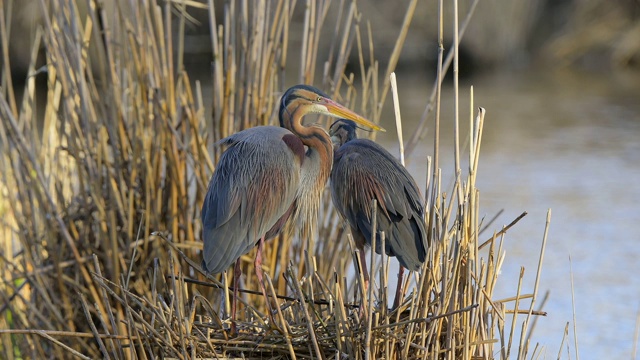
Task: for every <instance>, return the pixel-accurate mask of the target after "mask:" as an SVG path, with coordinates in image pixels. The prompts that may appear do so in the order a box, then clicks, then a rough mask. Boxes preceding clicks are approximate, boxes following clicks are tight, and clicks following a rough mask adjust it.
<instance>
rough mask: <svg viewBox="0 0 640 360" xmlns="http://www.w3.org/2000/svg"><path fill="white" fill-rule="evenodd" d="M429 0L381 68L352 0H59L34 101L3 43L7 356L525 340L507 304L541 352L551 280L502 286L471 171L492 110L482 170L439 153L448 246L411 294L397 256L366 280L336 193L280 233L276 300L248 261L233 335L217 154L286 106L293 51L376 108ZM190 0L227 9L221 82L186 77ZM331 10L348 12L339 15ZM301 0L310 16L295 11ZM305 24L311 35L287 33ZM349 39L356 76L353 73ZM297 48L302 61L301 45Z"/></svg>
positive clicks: (1, 325)
mask: <svg viewBox="0 0 640 360" xmlns="http://www.w3.org/2000/svg"><path fill="white" fill-rule="evenodd" d="M79 4H84V5H83V6H78V5H79ZM415 4H416V2H415V1H412V2H411V3H410V4H409V7H408V9H407V15H406V17H405V23H404V26H403V28H402V29H401V31H400V33H399V35H398V44H397V46H396V49H395V51H394V52H393V53H392V54H391V55H390V58H389V61H388V67H387V69H386V71H385V73H384V74H383V75H382V76H383V79H384V80H383V81H381V84H379V82H378V77H379V76H380V75H381V74H379V73H378V63H377V62H376V61H375V59H373V55H371V54H373V51H372V47H373V44H374V43H375V39H371V36H370V35H367V34H370V32H369V31H367V30H365V29H370V24H368V23H366V21H364V20H363V19H361V18H360V16H359V13H358V10H357V6H356V3H355V2H346V3H345V2H341V3H340V4H329V3H325V2H318V3H316V2H311V4H310V6H306V7H304V8H303V7H301V5H299V4H297V3H296V2H291V1H286V0H285V1H262V2H258V3H257V4H256V6H248V8H245V6H247V4H246V2H236V1H228V2H225V4H224V8H223V9H222V8H214V7H213V2H212V1H209V3H208V4H201V3H194V2H190V1H185V2H180V1H172V2H171V1H168V2H166V3H165V4H164V5H162V6H160V5H156V4H155V3H154V2H127V1H116V2H113V3H111V4H108V6H107V7H102V6H103V3H102V2H98V1H92V0H91V1H86V2H80V1H78V2H76V1H72V0H66V1H54V2H51V3H48V4H47V7H46V8H45V10H44V11H45V14H46V16H45V17H44V18H43V21H42V24H41V26H40V27H38V30H37V32H36V34H35V39H34V41H33V48H32V49H33V50H32V61H31V63H30V64H29V75H28V77H27V78H26V82H25V89H24V91H23V96H22V99H21V101H20V102H18V99H17V97H16V95H15V93H14V87H13V84H12V80H11V76H10V75H11V73H10V58H9V57H8V55H7V53H6V51H5V52H4V57H3V59H4V65H5V66H4V68H3V69H2V71H3V72H2V75H3V79H4V83H3V84H6V86H3V88H2V96H1V97H0V114H1V117H2V124H1V126H0V142H1V145H2V156H1V158H0V161H1V163H2V169H3V171H2V174H1V178H0V185H1V186H2V189H1V190H2V199H1V203H0V213H1V214H2V218H3V221H2V232H3V237H2V239H3V240H2V249H1V250H0V254H1V258H0V263H1V264H2V266H1V267H0V269H2V272H3V279H4V281H3V282H2V285H0V299H1V302H0V303H1V304H2V307H1V308H0V329H2V330H0V339H1V342H0V353H2V357H3V358H6V359H12V358H43V357H54V358H67V357H72V356H74V357H78V358H100V357H104V358H117V359H122V358H145V359H146V358H158V357H160V358H181V359H187V358H192V359H196V358H198V359H199V358H340V359H343V358H350V359H357V358H387V359H390V358H403V359H408V358H427V359H440V358H445V357H446V358H464V359H471V358H475V359H480V358H482V359H493V358H496V357H499V358H509V356H510V353H511V351H512V350H511V349H512V342H513V339H514V334H515V331H514V327H511V329H506V330H505V319H506V317H507V316H508V315H507V313H508V310H505V308H506V307H510V308H511V309H512V310H511V312H512V313H513V315H511V316H513V318H514V320H515V318H516V316H517V314H518V313H520V312H524V313H525V314H526V317H525V324H524V325H523V332H522V334H521V337H520V340H519V343H518V344H515V345H517V347H518V351H519V353H520V354H526V353H527V351H528V341H529V339H528V338H526V339H525V331H526V330H527V328H528V325H529V319H530V318H531V316H532V314H535V313H536V312H535V311H534V310H533V306H534V300H535V296H536V292H537V284H536V287H535V288H534V291H533V294H530V295H525V294H521V289H520V288H518V289H517V290H515V291H514V297H513V298H512V299H505V300H503V301H496V300H494V299H492V292H493V288H494V285H495V283H496V281H497V275H498V272H499V269H500V265H501V263H502V261H503V257H502V256H503V255H502V253H501V251H500V247H501V240H502V237H503V236H504V233H505V232H506V229H503V230H501V231H500V232H496V233H495V234H494V236H488V240H487V239H480V238H479V237H480V225H481V222H482V221H481V219H480V217H479V210H478V209H479V195H478V190H477V189H476V187H475V177H476V174H477V170H478V161H479V153H480V144H481V134H482V126H483V119H484V110H482V111H480V112H479V113H478V115H477V116H476V117H474V118H473V119H472V121H471V126H470V134H469V139H471V140H470V142H469V171H468V174H466V175H463V174H462V172H460V171H458V173H457V175H456V176H455V180H454V182H453V187H452V188H451V189H449V190H450V191H449V192H447V191H444V190H443V189H442V181H441V177H442V174H441V172H440V170H439V166H438V151H439V149H438V148H437V147H436V148H435V149H434V151H435V153H434V158H433V162H430V163H429V166H427V169H425V170H426V171H427V172H428V174H429V176H428V179H429V181H428V184H427V185H426V189H427V191H426V197H425V201H426V209H427V212H428V214H427V217H426V219H425V221H426V222H427V225H428V229H429V236H430V239H432V244H433V246H431V248H430V250H429V255H428V259H427V262H426V264H425V266H424V268H423V269H422V270H421V272H420V274H413V275H412V276H413V277H412V279H413V282H412V284H413V285H412V286H411V287H409V288H405V292H406V294H405V298H404V302H403V303H402V306H400V307H399V308H398V309H396V310H393V311H392V310H389V309H388V304H387V296H386V293H387V288H388V287H389V286H388V284H389V281H388V278H389V275H388V273H389V261H390V260H389V259H388V258H387V257H382V258H378V257H377V256H371V258H370V259H367V261H368V262H370V266H371V269H373V271H372V274H374V275H375V276H372V286H371V287H370V288H369V289H370V291H369V292H365V291H363V289H364V287H363V281H362V279H361V276H360V275H359V273H360V272H359V271H358V269H359V266H358V264H360V263H361V261H363V260H364V259H359V258H358V255H357V252H355V251H354V249H353V246H352V245H351V243H350V241H349V240H348V236H347V235H346V234H345V232H344V231H343V224H342V223H341V221H340V220H339V219H338V217H337V215H336V214H335V212H334V211H333V208H332V205H331V202H330V200H329V199H328V198H325V199H324V201H323V203H322V204H321V216H320V223H319V224H318V226H317V233H316V234H313V235H312V236H311V237H309V238H304V239H302V238H299V237H296V236H294V237H280V238H277V239H274V240H273V241H270V242H269V244H268V246H267V247H266V253H265V260H264V264H263V267H264V269H265V271H266V275H267V276H266V281H267V289H268V291H269V294H270V296H271V299H270V300H271V301H270V303H269V304H267V303H265V301H264V299H263V298H262V297H261V296H257V295H255V293H252V292H251V291H249V290H246V289H252V288H254V287H255V288H256V289H257V286H254V285H255V284H256V280H255V278H254V275H255V274H254V273H253V270H252V268H251V266H250V264H251V263H252V257H253V254H247V255H246V256H244V257H243V258H242V259H241V260H242V265H243V272H244V274H246V278H245V279H244V282H245V286H244V287H243V288H244V289H243V291H242V292H241V294H242V296H241V298H240V299H239V301H240V303H241V307H240V312H239V318H238V322H237V327H238V330H239V331H238V334H237V336H236V335H233V336H232V334H231V333H230V331H229V325H230V321H229V319H228V316H227V314H228V313H229V311H228V304H229V296H230V286H229V280H228V279H227V277H226V276H222V277H217V278H213V277H211V276H208V275H206V274H203V273H201V271H200V268H199V266H198V265H197V264H198V263H199V262H200V251H201V249H202V245H201V242H200V232H201V228H200V223H199V217H200V204H201V203H202V198H203V195H204V194H205V193H206V190H207V187H206V184H207V182H208V179H209V177H210V174H211V173H212V172H213V170H214V163H215V161H216V158H217V157H218V156H219V154H220V149H218V148H215V147H214V148H212V150H213V154H214V156H213V158H210V156H209V146H210V145H211V144H212V143H214V142H215V141H217V140H218V139H220V138H222V137H225V136H227V135H229V134H231V133H233V132H235V131H238V130H241V129H243V128H246V127H249V126H255V125H262V124H275V123H277V121H276V111H277V100H278V96H279V95H280V94H281V91H282V90H284V89H285V88H286V87H288V86H287V85H286V84H285V78H286V73H285V69H287V68H292V67H297V69H298V71H299V73H298V74H299V75H298V79H297V82H300V83H315V84H322V87H324V88H325V90H327V92H328V93H329V94H331V95H332V96H334V97H335V98H337V99H339V100H340V101H341V102H342V103H344V104H346V105H348V106H350V107H351V108H353V109H355V110H357V111H358V112H360V113H362V114H364V115H366V116H368V117H369V119H371V120H373V121H379V117H380V114H381V108H382V104H383V103H384V100H385V99H386V96H387V93H388V91H389V89H390V80H389V79H390V76H389V75H390V74H391V72H392V71H393V68H394V66H395V63H396V62H397V59H398V56H399V53H400V50H401V49H402V42H403V39H404V35H405V34H406V31H407V29H408V26H409V24H410V22H411V17H412V16H413V10H414V9H415ZM204 5H207V6H204ZM43 6H44V3H43ZM193 11H208V15H209V19H210V22H211V29H212V36H211V46H212V51H213V66H212V77H211V79H202V80H203V82H204V84H205V85H206V86H205V87H204V88H205V89H210V91H211V96H210V98H205V97H204V96H203V85H202V83H201V82H200V81H194V80H193V79H190V78H189V76H188V73H187V71H185V67H186V65H185V63H186V62H185V56H184V55H183V54H182V51H181V50H180V49H183V48H184V46H183V45H184V44H183V41H184V29H185V26H187V25H188V24H189V21H190V20H189V19H190V15H189V12H193ZM330 11H331V12H332V13H333V14H337V15H336V16H335V18H336V19H338V20H337V21H336V22H335V23H334V24H333V25H334V26H335V27H334V28H333V29H329V31H328V32H327V31H326V29H323V24H325V20H326V18H327V14H328V13H329V12H330ZM294 14H298V15H300V14H302V15H301V16H302V17H303V18H304V19H305V20H304V22H302V23H295V22H294V21H293V16H294ZM469 16H470V15H469ZM441 18H442V17H440V19H441ZM7 20H10V13H0V36H2V39H3V44H6V41H7V39H8V37H9V36H8V34H9V30H10V28H7V24H10V23H11V22H10V21H7ZM440 21H441V20H440ZM467 21H468V18H467ZM464 28H466V22H465V23H463V24H462V26H461V29H464ZM299 29H302V31H301V32H300V33H301V34H302V36H301V37H300V39H301V44H302V45H301V47H300V49H292V48H289V47H288V44H289V37H290V36H293V35H294V34H298V35H299V33H298V30H299ZM327 33H331V34H333V35H332V36H333V37H332V38H331V41H330V44H329V48H330V50H331V51H330V52H329V53H328V54H326V53H321V52H320V51H319V50H318V49H319V43H320V39H321V38H322V37H323V36H324V35H325V34H327ZM172 35H175V36H172ZM456 41H459V39H456ZM41 51H44V54H45V58H46V62H45V64H44V65H43V66H40V65H39V64H38V54H39V53H40V52H41ZM352 53H353V54H355V56H356V57H357V58H358V59H359V60H358V62H359V66H360V73H359V74H358V75H357V79H358V80H357V81H356V80H355V79H356V75H354V74H346V73H345V68H346V64H347V62H348V61H349V58H350V56H351V54H352ZM367 54H369V55H367ZM442 55H443V49H442V48H441V49H440V60H441V62H440V64H441V66H439V68H438V75H439V76H438V79H439V81H438V83H437V84H436V85H435V86H434V90H435V92H434V96H433V99H436V98H438V99H439V97H437V96H435V94H437V93H439V89H440V86H441V79H442V74H444V72H445V71H446V68H447V67H448V64H449V63H450V60H445V59H444V57H443V56H442ZM297 56H299V57H300V63H299V64H295V63H293V64H292V63H289V61H290V60H287V59H291V58H293V57H297ZM447 59H450V58H447ZM318 68H321V69H322V72H321V73H322V78H321V80H318V79H317V78H316V77H315V74H316V72H317V71H316V70H317V69H318ZM290 71H291V70H290ZM37 80H43V81H46V85H44V86H40V85H38V83H37ZM356 83H357V84H359V85H356ZM205 103H208V104H211V108H210V109H209V108H207V107H205V105H204V104H205ZM435 104H437V101H436V102H435ZM428 106H430V108H434V103H430V105H428ZM425 113H428V112H425ZM435 115H436V116H435V120H434V121H435V124H436V129H437V128H438V127H437V124H438V122H439V121H440V119H439V114H438V112H436V114H435ZM423 121H425V120H423ZM455 121H456V122H457V121H458V119H455ZM420 128H422V126H421V127H420ZM208 134H213V136H210V135H208ZM434 136H436V137H438V136H440V135H439V134H438V132H437V131H436V133H435V135H434ZM436 143H437V142H436ZM414 145H415V143H414ZM456 156H457V157H459V156H460V150H459V149H458V148H456ZM459 168H460V167H459V164H458V169H459ZM485 225H486V224H485ZM315 239H317V240H315ZM479 240H487V241H486V242H484V241H479ZM378 241H384V239H379V240H378ZM485 245H486V248H487V249H488V250H486V251H487V252H486V253H485V255H484V257H483V255H481V254H480V252H479V251H480V248H481V247H483V246H485ZM391 261H393V260H391ZM354 264H355V265H354ZM350 268H355V269H356V270H355V271H354V272H350V271H349V269H350ZM354 273H355V275H350V274H354ZM269 275H271V276H272V277H269ZM521 301H527V304H528V308H525V310H524V311H522V310H519V308H520V307H521ZM513 323H514V324H515V321H514V322H513ZM514 348H515V347H514ZM534 354H535V351H534Z"/></svg>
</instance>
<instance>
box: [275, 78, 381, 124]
mask: <svg viewBox="0 0 640 360" xmlns="http://www.w3.org/2000/svg"><path fill="white" fill-rule="evenodd" d="M296 111H300V116H302V115H305V114H321V115H328V116H331V117H336V118H345V119H348V120H352V121H354V122H356V123H358V124H360V125H362V126H366V127H368V128H371V129H373V130H378V131H385V130H384V129H383V128H382V127H380V126H378V125H376V124H374V123H372V122H371V121H369V120H367V119H365V118H363V117H362V116H360V115H358V114H356V113H355V112H353V111H351V110H349V109H347V108H346V107H344V106H342V105H340V104H338V103H337V102H335V101H333V100H331V98H330V97H329V95H327V94H325V93H324V92H322V91H321V90H319V89H316V88H314V87H313V86H309V85H296V86H293V87H291V88H289V90H287V91H286V92H285V93H284V95H282V100H281V103H280V126H284V125H283V121H284V118H285V117H289V118H290V117H291V115H293V113H294V112H296Z"/></svg>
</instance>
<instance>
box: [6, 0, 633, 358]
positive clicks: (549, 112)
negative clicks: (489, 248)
mask: <svg viewBox="0 0 640 360" xmlns="http://www.w3.org/2000/svg"><path fill="white" fill-rule="evenodd" d="M196 2H199V3H202V4H203V5H206V2H204V1H196ZM445 2H446V3H447V4H445V5H446V6H445V9H444V13H445V19H444V24H445V28H444V50H445V54H446V53H447V52H448V51H449V50H450V49H449V46H448V44H449V43H451V38H452V34H453V30H452V25H451V24H453V21H452V19H453V17H452V13H453V10H452V5H451V2H450V1H445ZM9 3H12V5H13V6H12V7H8V5H7V4H9ZM78 3H79V4H81V3H83V2H82V1H79V2H78ZM214 3H215V6H216V7H220V8H222V7H223V6H224V4H225V2H224V1H220V0H218V1H215V2H214ZM409 3H410V1H407V0H403V1H396V2H388V1H381V0H361V1H358V2H357V6H358V10H359V11H360V12H361V13H362V15H361V18H360V21H361V23H368V24H370V29H371V35H372V39H373V40H372V41H373V43H374V44H375V47H374V49H375V50H374V52H375V54H374V55H375V58H376V59H377V60H378V61H379V62H380V64H381V65H384V64H386V62H387V61H388V60H389V59H388V56H389V55H388V54H390V53H391V50H392V49H393V47H394V45H395V41H396V39H397V36H398V32H399V31H400V28H401V25H402V22H403V17H404V14H405V12H406V8H407V6H408V5H409ZM105 4H106V6H107V7H108V6H109V2H108V1H107V2H105ZM3 6H4V11H5V12H7V11H11V12H12V13H13V19H14V20H13V22H14V23H13V24H12V31H11V38H10V39H9V40H8V47H7V49H8V51H9V54H10V56H11V70H12V71H11V73H12V76H13V81H14V84H15V87H16V89H17V90H20V89H21V88H22V87H23V86H24V79H25V78H26V66H27V64H28V63H29V56H30V54H29V52H30V49H31V45H30V39H32V38H33V34H34V32H35V30H34V29H35V28H36V26H37V24H39V23H41V22H42V21H43V19H42V15H41V14H42V12H41V11H40V1H26V0H23V1H20V2H7V1H5V2H4V5H3ZM472 9H473V10H474V13H473V16H472V17H471V20H470V22H469V24H468V27H467V29H466V32H465V33H464V37H463V39H462V43H461V46H460V72H459V74H460V79H461V82H460V99H461V100H460V101H461V102H460V111H461V114H462V118H463V119H466V118H467V116H468V115H467V114H469V112H470V111H471V110H472V109H469V107H470V101H469V99H470V87H471V86H473V89H474V90H473V92H474V107H477V106H482V107H484V108H485V109H486V110H487V115H486V119H485V126H484V135H483V142H482V156H481V158H480V172H479V174H478V180H477V184H478V187H479V189H480V191H481V193H480V194H481V197H480V200H481V209H483V213H484V214H485V223H488V222H489V220H490V219H492V218H494V216H495V215H496V214H500V215H499V216H498V217H497V219H496V220H495V222H493V223H492V224H491V226H490V227H489V230H488V231H487V232H486V233H485V234H483V235H482V236H481V238H484V237H486V238H489V237H490V236H491V233H492V232H493V230H498V229H500V228H501V227H502V225H506V224H508V223H510V222H511V221H512V220H513V219H515V218H516V217H517V216H518V215H519V214H520V213H522V212H523V211H527V212H528V215H527V216H526V217H525V218H524V219H523V220H521V221H520V222H519V223H518V224H517V225H516V226H515V227H513V228H512V229H511V230H510V231H509V232H508V233H507V235H506V237H505V242H504V251H506V254H507V256H506V261H505V263H504V264H503V266H502V273H501V278H500V279H499V281H498V289H497V293H498V294H499V297H498V299H499V298H500V296H503V297H505V298H506V297H511V296H514V295H515V293H514V291H515V289H516V287H517V282H518V275H519V272H520V268H521V267H524V269H525V278H524V279H525V281H524V282H523V291H522V292H523V293H531V292H532V291H533V285H534V281H535V274H536V268H537V264H538V254H539V252H540V247H541V242H542V237H543V231H544V226H545V219H546V214H547V210H548V209H552V217H551V225H550V231H549V238H548V244H547V248H546V252H545V256H544V260H543V266H542V274H541V278H540V289H539V291H540V292H542V293H544V292H547V291H548V292H549V297H548V301H547V302H546V304H545V305H544V309H543V310H545V311H547V313H548V315H547V316H546V317H541V318H539V319H538V322H537V325H536V328H535V330H534V336H533V339H534V340H535V341H537V342H539V343H540V344H541V345H542V346H545V347H546V352H545V354H546V357H547V358H552V357H553V358H555V357H556V356H557V354H558V353H559V352H561V353H562V354H563V357H567V356H568V357H569V358H572V357H575V346H574V337H577V344H578V348H579V351H580V355H581V357H582V358H593V359H597V358H615V359H620V358H636V346H637V336H638V335H637V327H638V324H639V323H640V322H639V320H638V319H639V318H640V301H639V300H638V299H640V279H639V277H638V276H637V274H638V273H640V263H639V262H638V261H637V259H638V258H639V257H640V235H639V234H640V205H639V203H640V185H638V181H639V179H640V161H639V160H640V71H639V70H640V1H638V0H613V1H606V0H530V1H524V0H518V1H512V0H483V1H477V2H474V1H460V4H459V17H460V22H461V25H462V24H463V22H464V20H465V18H466V17H467V14H468V12H469V11H470V10H472ZM295 11H296V12H299V13H300V16H297V17H295V16H294V18H298V19H299V20H300V23H302V20H303V18H302V17H303V13H304V3H303V2H301V3H300V4H298V6H297V7H296V9H295ZM221 13H222V11H218V12H217V14H221ZM189 15H190V16H192V17H193V20H192V22H191V23H190V24H188V26H187V29H186V31H187V34H188V36H187V41H186V43H185V53H186V54H188V56H186V57H185V59H186V61H187V62H185V68H186V69H187V71H189V72H190V76H191V78H192V79H197V80H200V81H201V82H202V84H203V93H204V94H205V96H211V90H210V89H211V86H210V83H211V66H210V61H211V48H210V44H211V41H210V29H209V24H208V18H207V16H208V13H207V11H206V9H202V10H199V9H198V8H196V7H191V8H189ZM337 16H338V14H335V13H332V12H331V7H330V8H329V13H328V16H327V20H326V21H327V23H328V24H325V29H328V31H329V30H330V29H332V28H333V27H332V26H331V25H330V24H331V22H332V21H333V22H335V21H337V20H336V18H337ZM221 20H222V19H221ZM437 20H438V19H437V2H436V1H419V2H418V4H417V7H416V13H415V16H414V18H413V20H412V23H411V27H410V29H409V33H408V35H407V41H406V44H405V46H404V49H403V51H402V54H401V56H400V59H399V62H398V66H397V70H396V74H397V76H398V85H399V94H400V106H401V113H402V119H403V124H404V125H403V126H404V133H405V139H406V138H408V137H409V136H410V135H413V134H414V133H415V132H416V129H417V128H418V124H419V122H420V120H421V118H422V117H423V112H424V109H425V106H426V105H427V103H428V101H429V97H430V96H431V91H432V88H433V83H434V81H435V76H436V64H437V54H438V43H437V30H438V28H437V27H438V21H437ZM218 23H220V21H219V22H218ZM292 34H295V31H294V32H292ZM329 35H330V34H329ZM363 36H365V35H363ZM327 43H328V40H327ZM299 46H300V39H296V38H291V39H290V47H291V51H292V53H293V54H296V53H297V50H296V47H299ZM326 51H329V49H326ZM320 58H322V56H320ZM353 58H354V59H356V56H355V54H354V56H353ZM2 66H4V64H2ZM351 66H353V67H354V73H358V71H356V69H357V68H358V67H359V64H357V63H353V64H351ZM288 74H289V76H291V78H290V79H289V82H290V85H292V84H294V83H296V82H298V79H297V78H296V77H295V76H296V71H289V72H288ZM319 78H320V76H319V75H318V76H317V77H316V79H319ZM452 83H453V81H452V78H447V79H446V81H445V84H446V86H445V88H444V92H445V93H444V94H443V97H442V99H443V102H442V117H441V120H442V129H441V131H442V132H441V140H442V144H441V145H442V147H443V149H444V150H445V151H441V154H442V156H443V158H442V160H441V164H442V167H443V174H444V175H443V181H444V183H447V181H446V180H451V182H453V178H452V174H453V159H451V158H448V157H447V156H451V153H452V152H451V151H446V150H448V149H452V147H453V131H452V119H453V89H452ZM18 96H19V92H18ZM206 99H207V98H206V97H205V102H206ZM387 102H388V103H387V104H386V105H385V115H384V116H383V118H382V119H383V120H382V121H383V126H384V127H385V128H387V129H390V130H391V129H394V128H395V125H394V122H393V107H392V105H391V100H390V97H388V99H387ZM425 124H426V126H425V127H424V128H425V129H426V131H425V132H424V133H423V134H421V135H422V137H421V140H420V141H419V143H418V145H417V146H416V147H415V149H413V151H412V152H411V153H410V154H409V155H408V168H409V170H410V172H411V173H412V174H413V176H414V177H415V178H416V180H417V181H418V183H419V184H420V186H421V189H422V190H424V186H425V185H424V184H425V181H426V171H427V170H426V159H427V157H428V156H431V155H432V154H433V133H432V128H433V114H430V115H429V116H428V117H427V118H426V122H425ZM461 133H462V134H466V131H462V132H461ZM378 141H380V142H381V143H382V144H383V145H384V146H386V147H387V148H388V149H389V150H390V151H392V152H393V153H397V152H398V141H397V138H396V136H395V131H388V132H387V133H386V134H382V135H380V136H379V137H378ZM463 144H464V141H463ZM572 279H573V288H572V282H571V280H572ZM572 289H573V292H572ZM572 296H574V297H575V299H572ZM573 302H575V304H573ZM574 312H575V322H574ZM519 324H520V322H519V323H518V325H519ZM567 325H568V335H567V339H566V340H565V341H564V344H563V345H561V342H562V339H563V336H564V334H565V327H566V326H567ZM574 327H575V330H576V331H575V333H574ZM516 329H519V326H517V327H516Z"/></svg>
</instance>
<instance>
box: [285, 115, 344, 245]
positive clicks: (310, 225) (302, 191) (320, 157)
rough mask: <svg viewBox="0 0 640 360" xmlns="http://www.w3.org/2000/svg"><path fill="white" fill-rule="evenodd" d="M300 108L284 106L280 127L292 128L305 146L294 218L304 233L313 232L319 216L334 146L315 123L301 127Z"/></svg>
mask: <svg viewBox="0 0 640 360" xmlns="http://www.w3.org/2000/svg"><path fill="white" fill-rule="evenodd" d="M304 115H306V113H305V112H304V111H303V107H296V108H294V109H287V111H284V112H283V114H282V118H281V119H280V120H281V124H280V125H281V126H282V127H284V128H286V129H288V130H289V131H291V132H292V133H293V134H294V135H296V136H297V137H299V138H300V140H301V141H302V143H303V144H304V145H306V146H307V152H306V154H305V159H304V161H303V163H302V168H301V173H300V187H299V188H298V194H297V196H296V198H297V200H296V201H297V206H296V215H295V216H296V218H297V219H298V223H299V224H300V225H301V228H302V231H303V236H308V235H310V234H312V232H313V229H314V226H315V224H316V223H317V218H318V209H319V205H320V197H321V196H322V192H323V191H324V187H325V185H326V183H327V180H328V179H329V175H330V174H331V166H332V165H333V145H332V143H331V138H330V137H329V134H327V132H326V131H324V129H322V128H320V127H317V126H309V127H307V126H303V125H302V117H303V116H304Z"/></svg>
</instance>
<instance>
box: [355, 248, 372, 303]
mask: <svg viewBox="0 0 640 360" xmlns="http://www.w3.org/2000/svg"><path fill="white" fill-rule="evenodd" d="M358 251H359V252H360V262H361V263H362V272H363V274H362V277H363V278H364V291H365V292H367V291H369V271H367V259H365V257H364V248H360V249H358ZM372 251H373V250H372Z"/></svg>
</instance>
